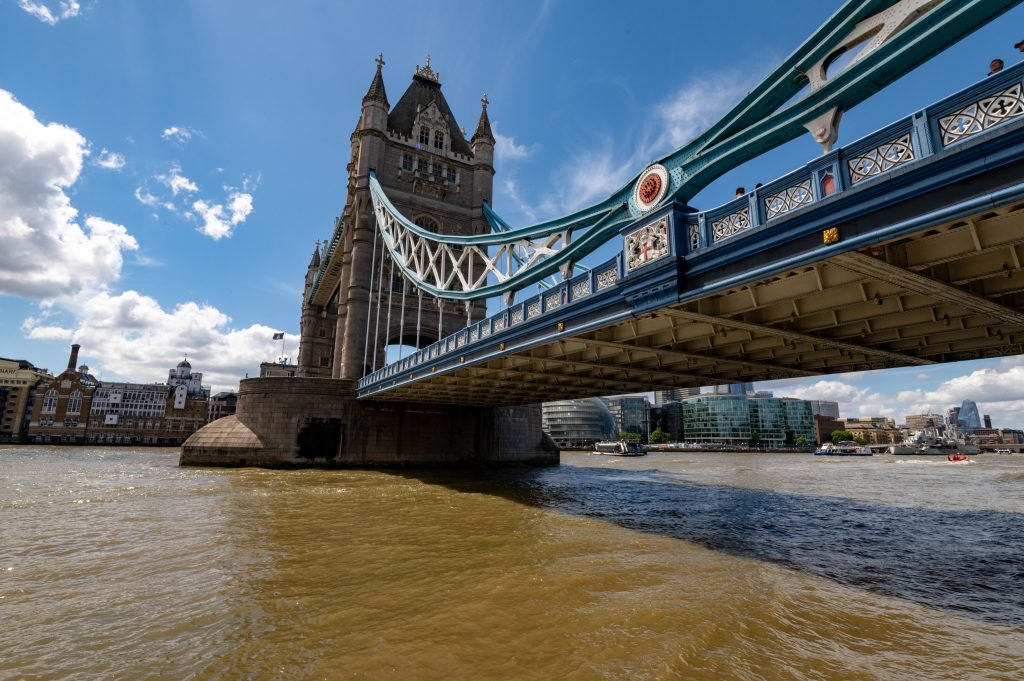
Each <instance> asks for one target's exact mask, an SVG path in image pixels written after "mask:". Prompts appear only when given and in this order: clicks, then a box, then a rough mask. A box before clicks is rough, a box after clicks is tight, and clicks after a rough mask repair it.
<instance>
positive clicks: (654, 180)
mask: <svg viewBox="0 0 1024 681" xmlns="http://www.w3.org/2000/svg"><path fill="white" fill-rule="evenodd" d="M660 191H661V177H660V176H659V175H658V174H657V173H650V174H649V175H648V176H647V177H645V178H644V179H643V182H641V183H640V191H638V192H637V196H638V197H639V198H640V200H641V201H642V202H643V203H650V202H651V201H653V200H654V199H656V198H658V193H659V192H660Z"/></svg>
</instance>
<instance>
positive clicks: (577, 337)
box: [181, 0, 1024, 465]
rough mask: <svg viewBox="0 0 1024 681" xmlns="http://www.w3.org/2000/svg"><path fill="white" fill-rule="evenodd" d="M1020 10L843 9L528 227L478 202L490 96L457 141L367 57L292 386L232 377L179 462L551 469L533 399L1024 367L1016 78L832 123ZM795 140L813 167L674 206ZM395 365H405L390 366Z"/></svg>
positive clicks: (1021, 123) (921, 2)
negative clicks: (978, 361)
mask: <svg viewBox="0 0 1024 681" xmlns="http://www.w3.org/2000/svg"><path fill="white" fill-rule="evenodd" d="M1015 4H1017V3H1016V1H1011V0H966V1H964V0H959V1H953V0H898V1H893V0H862V1H856V0H854V1H851V2H847V3H846V4H845V5H843V7H842V8H840V10H839V11H837V12H836V14H835V15H833V16H832V17H831V18H830V19H829V20H828V21H826V22H825V24H824V25H823V26H822V27H821V28H820V29H818V31H816V32H815V34H814V35H812V36H811V37H810V38H808V40H807V41H806V42H805V43H804V44H803V45H802V46H801V47H800V48H798V49H797V50H796V52H794V54H793V55H791V56H790V57H789V58H787V59H786V60H785V61H784V62H783V63H782V64H781V65H780V66H779V68H777V69H776V70H775V71H773V72H772V73H771V74H769V76H767V77H766V78H765V79H764V81H762V83H761V84H759V85H758V86H757V87H755V88H754V89H753V90H752V91H751V92H750V93H749V94H748V95H747V96H746V97H744V98H743V99H742V100H741V101H740V102H739V103H738V104H737V105H736V106H735V107H734V108H733V109H732V110H731V111H730V112H728V113H727V114H726V115H725V116H724V117H723V118H722V119H721V120H720V121H719V122H718V123H716V124H715V125H713V126H711V128H709V130H708V131H706V132H705V133H703V134H702V135H700V136H698V137H697V138H696V139H695V140H693V141H692V142H690V143H688V144H687V145H684V146H683V147H681V148H680V149H677V150H676V151H674V152H672V153H670V154H667V155H666V156H664V157H662V158H660V159H657V160H656V161H655V162H653V163H651V164H650V165H649V166H648V167H647V168H646V169H644V170H643V171H642V172H641V173H639V174H638V175H637V176H636V177H635V178H633V179H632V180H631V181H630V182H629V183H627V184H626V185H624V186H623V187H622V188H621V189H619V190H618V191H616V192H614V193H613V194H612V195H611V196H609V197H608V198H607V199H605V200H603V201H600V202H598V203H597V204H595V205H593V206H590V207H587V208H585V209H583V210H580V211H577V212H576V213H574V214H572V215H568V216H565V217H563V218H558V219H555V220H549V221H546V222H542V223H539V224H536V225H532V226H528V227H519V228H516V227H513V226H511V225H510V224H509V223H507V222H506V221H505V220H503V219H502V218H501V217H500V216H499V215H498V214H497V213H496V212H495V210H494V209H492V208H491V205H490V203H491V189H492V178H493V175H494V172H495V169H494V165H493V163H494V143H495V140H494V135H493V134H492V132H491V128H490V121H489V118H488V112H487V107H488V101H487V99H486V97H485V98H484V99H483V100H482V102H481V103H482V107H481V112H480V117H479V120H478V123H477V126H476V129H475V131H474V133H473V135H472V136H471V137H470V138H469V139H466V136H465V134H464V132H463V131H462V129H461V128H460V126H458V124H457V123H456V121H455V118H454V115H453V114H452V111H451V109H450V107H449V106H448V104H447V102H446V101H445V99H444V96H443V94H442V93H441V82H440V74H438V73H437V72H435V71H434V70H433V69H432V67H431V66H430V62H429V58H428V60H427V62H426V65H425V66H424V67H422V68H421V67H419V66H417V68H416V71H415V73H414V76H413V80H412V83H411V84H410V86H409V87H408V89H407V90H406V92H405V93H404V94H403V95H402V97H401V98H400V100H399V102H398V103H397V104H396V105H395V106H394V108H392V107H391V106H390V104H389V102H388V99H387V94H386V90H385V86H384V81H383V72H382V69H383V66H384V61H383V58H382V57H378V59H377V70H376V74H375V75H374V78H373V80H372V81H371V85H370V88H369V89H368V91H367V93H366V95H365V96H364V97H363V103H362V112H361V115H360V119H359V123H358V124H357V126H356V129H355V131H354V132H353V134H352V150H351V156H350V161H349V164H348V171H349V180H348V186H347V193H346V201H345V207H344V210H343V212H342V215H341V216H340V217H339V218H338V219H337V220H336V222H335V225H334V230H333V233H332V234H331V236H330V238H329V239H328V240H327V241H326V242H325V244H324V246H323V247H318V248H317V250H316V251H315V252H314V254H313V258H312V260H311V262H310V266H309V269H308V272H307V276H306V287H305V292H304V298H303V308H302V318H301V345H300V351H299V374H300V375H299V377H297V378H280V379H277V378H269V379H249V380H246V381H243V382H242V384H241V389H240V395H239V406H238V414H237V416H236V417H229V418H228V419H220V420H218V421H216V422H214V423H212V424H210V425H209V426H207V427H206V428H204V429H203V430H201V431H200V432H199V433H197V434H196V435H194V436H193V437H192V438H190V440H189V441H188V442H186V444H185V446H184V447H183V450H182V459H181V460H182V462H183V463H197V464H217V465H237V464H259V465H306V464H309V463H318V464H328V465H408V464H446V463H450V464H465V463H494V462H532V463H552V462H557V450H555V449H554V448H553V446H552V444H551V443H550V440H549V439H547V438H546V436H544V435H543V433H542V432H541V431H540V411H539V406H538V403H539V402H541V401H546V400H552V399H564V398H575V397H584V396H592V395H606V394H616V393H623V392H637V391H646V390H652V389H660V388H675V387H683V386H698V385H709V384H719V383H732V382H745V381H760V380H769V379H778V378H789V377H800V376H813V375H819V374H828V373H834V372H847V371H857V370H864V369H877V368H886V367H896V366H908V365H927V364H933V363H938V362H949V361H957V360H962V359H972V358H979V357H993V356H1001V355H1008V354H1020V353H1022V352H1024V273H1022V272H1021V258H1022V257H1024V248H1022V242H1024V181H1022V180H1024V95H1022V88H1024V65H1021V66H1017V67H1014V68H1011V69H1008V70H1006V71H1003V72H1001V73H998V74H995V75H992V76H990V77H988V78H986V79H985V80H984V81H981V82H979V83H976V84H975V85H973V86H971V87H968V88H966V89H964V90H963V91H961V92H957V93H954V94H951V95H950V96H948V97H946V98H945V99H943V100H942V101H940V102H937V103H935V104H933V105H930V106H928V107H926V108H924V109H922V110H920V111H917V112H916V113H913V114H911V115H909V116H906V117H904V118H902V119H900V120H897V121H895V122H893V123H891V124H890V125H888V126H886V127H885V128H883V129H881V130H878V131H877V132H875V133H873V134H871V135H868V136H867V137H865V138H863V139H861V140H859V141H856V142H853V143H851V144H847V145H845V146H843V147H842V148H838V149H833V148H832V147H833V146H834V144H835V142H836V140H837V138H838V126H839V124H840V120H841V116H842V113H843V112H844V111H846V110H848V109H849V108H851V107H853V106H855V105H857V104H858V103H860V102H861V101H863V100H864V99H866V98H867V97H869V96H870V95H871V94H872V93H874V92H875V91H877V90H878V89H880V88H881V87H884V86H885V85H886V84H888V83H890V82H892V81H893V80H895V79H896V78H897V77H899V76H900V75H902V74H904V73H906V72H907V71H909V70H911V69H912V68H914V67H915V66H916V65H917V64H919V63H920V62H922V61H923V60H925V59H927V58H928V57H929V56H931V55H932V54H934V53H936V52H937V51H939V50H940V49H942V48H944V47H946V46H947V45H948V44H950V43H952V42H955V41H956V40H958V39H960V38H961V37H963V36H964V35H967V34H968V33H970V32H971V31H973V30H975V29H976V28H978V27H979V26H981V25H983V24H984V23H986V22H987V21H989V20H991V19H993V18H995V17H996V16H998V15H999V14H1000V13H1002V12H1003V11H1005V10H1006V9H1008V8H1009V7H1011V6H1013V5H1015ZM851 55H852V56H851ZM840 57H843V58H842V59H840ZM801 90H803V91H804V93H803V94H802V95H801ZM806 132H809V133H810V134H811V135H812V136H813V137H814V139H815V140H816V141H817V142H818V143H819V144H820V145H821V146H822V149H823V152H824V153H823V155H822V156H820V157H818V158H816V159H813V160H811V161H810V162H808V163H807V164H805V165H804V166H803V167H801V168H798V169H796V170H794V171H792V172H790V173H788V174H786V175H784V176H782V177H780V178H779V179H777V180H775V181H773V182H770V183H768V184H767V185H765V186H763V187H759V188H757V189H755V190H754V191H753V192H750V193H748V194H745V195H743V196H740V197H737V198H736V199H735V200H733V201H730V202H729V203H727V204H725V205H723V206H719V207H717V208H712V209H709V210H704V211H700V210H696V209H695V208H693V207H691V206H690V205H689V203H690V201H691V200H692V199H693V198H694V197H695V196H696V195H697V193H698V192H699V190H700V189H701V188H703V187H704V186H706V185H707V184H708V183H709V182H711V181H712V180H714V179H715V178H716V177H718V176H720V175H721V174H722V173H724V172H726V171H728V170H729V169H731V168H734V167H736V166H737V165H739V164H740V163H742V162H744V161H746V160H749V159H750V158H753V157H755V156H757V155H759V154H762V153H764V152H765V151H768V150H770V149H772V148H774V147H776V146H778V145H779V144H782V143H783V142H785V141H788V140H790V139H793V138H794V137H796V136H798V135H800V134H804V133H806ZM609 242H612V243H620V244H621V247H620V250H619V252H618V254H617V255H615V256H614V257H613V258H611V259H610V260H607V261H605V262H603V263H601V264H598V265H596V266H593V267H591V268H589V269H588V268H583V267H581V266H580V264H579V263H580V260H581V259H583V258H585V257H586V256H588V255H589V254H591V253H593V252H594V251H595V250H596V249H597V248H599V247H600V246H602V245H603V244H606V243H609ZM534 284H540V285H541V288H542V290H541V292H540V293H539V294H538V295H536V296H534V297H532V298H527V299H526V300H520V301H518V302H515V301H516V295H515V294H516V292H520V291H524V290H526V289H527V287H532V286H533V285H534ZM498 299H500V300H501V301H502V304H501V306H500V307H501V309H500V310H499V311H498V312H496V313H494V314H490V315H488V314H487V304H486V302H487V301H488V300H492V301H494V300H498ZM491 307H492V309H493V308H494V307H495V304H494V303H493V302H492V304H491ZM397 344H401V345H412V346H414V347H415V348H416V350H415V351H414V352H412V354H409V355H408V356H403V357H400V358H399V359H397V360H396V361H392V362H391V363H387V362H386V358H387V353H386V348H387V347H388V346H393V345H397Z"/></svg>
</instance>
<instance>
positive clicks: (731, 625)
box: [0, 447, 1024, 680]
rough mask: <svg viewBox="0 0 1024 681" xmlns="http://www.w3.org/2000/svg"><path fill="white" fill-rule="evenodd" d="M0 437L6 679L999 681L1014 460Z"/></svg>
mask: <svg viewBox="0 0 1024 681" xmlns="http://www.w3.org/2000/svg"><path fill="white" fill-rule="evenodd" d="M177 459H178V453H177V450H174V449H145V450H143V449H139V450H133V449H100V448H42V447H39V448H29V447H9V448H0V483H2V484H0V621H2V622H3V624H2V626H0V678H4V679H8V678H10V679H22V678H23V679H149V678H163V679H567V680H570V679H571V680H577V679H580V680H582V679H631V680H634V679H988V678H991V679H1020V678H1022V676H1024V457H1022V456H997V455H982V456H979V457H976V458H975V460H974V461H973V462H972V463H969V464H950V463H947V462H946V461H945V460H944V459H943V460H940V459H938V458H923V457H893V456H875V457H871V458H851V459H823V458H822V457H817V458H816V457H813V456H810V455H795V454H772V455H766V454H760V455H758V454H686V453H658V454H651V455H648V456H646V457H642V458H634V459H621V458H614V457H598V456H589V455H583V454H563V456H562V462H563V465H562V466H560V467H557V468H547V469H525V470H523V469H519V470H495V471H483V472H474V473H458V472H438V471H434V472H416V471H402V472H390V473H388V472H367V471H322V470H303V471H267V470H259V469H234V470H218V469H196V468H179V467H178V466H177Z"/></svg>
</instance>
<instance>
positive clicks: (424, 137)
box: [420, 125, 430, 144]
mask: <svg viewBox="0 0 1024 681" xmlns="http://www.w3.org/2000/svg"><path fill="white" fill-rule="evenodd" d="M420 144H430V128H428V127H427V126H425V125H421V126H420Z"/></svg>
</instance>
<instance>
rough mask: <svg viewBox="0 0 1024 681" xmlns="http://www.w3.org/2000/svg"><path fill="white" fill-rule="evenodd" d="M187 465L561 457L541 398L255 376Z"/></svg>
mask: <svg viewBox="0 0 1024 681" xmlns="http://www.w3.org/2000/svg"><path fill="white" fill-rule="evenodd" d="M179 462H180V463H181V465H186V466H263V467H271V468H279V467H306V466H332V467H352V468H379V467H414V466H488V465H505V464H529V465H553V464H557V463H558V448H557V447H556V446H555V444H554V442H552V441H551V439H550V438H549V437H548V436H547V435H546V434H545V433H544V432H543V431H542V430H541V414H540V405H527V406H521V407H464V406H455V405H438V404H420V403H409V402H375V401H368V400H357V399H356V397H355V385H354V382H352V381H342V380H336V379H329V378H285V377H272V378H250V379H247V380H245V381H242V383H241V386H240V389H239V393H238V407H237V411H236V413H235V415H234V416H228V417H225V418H221V419H218V420H216V421H214V422H212V423H209V424H207V425H206V426H205V427H203V428H201V429H200V430H198V431H196V432H195V433H194V434H193V435H192V436H191V437H190V438H189V439H188V440H186V441H185V444H183V445H182V447H181V458H180V461H179Z"/></svg>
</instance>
